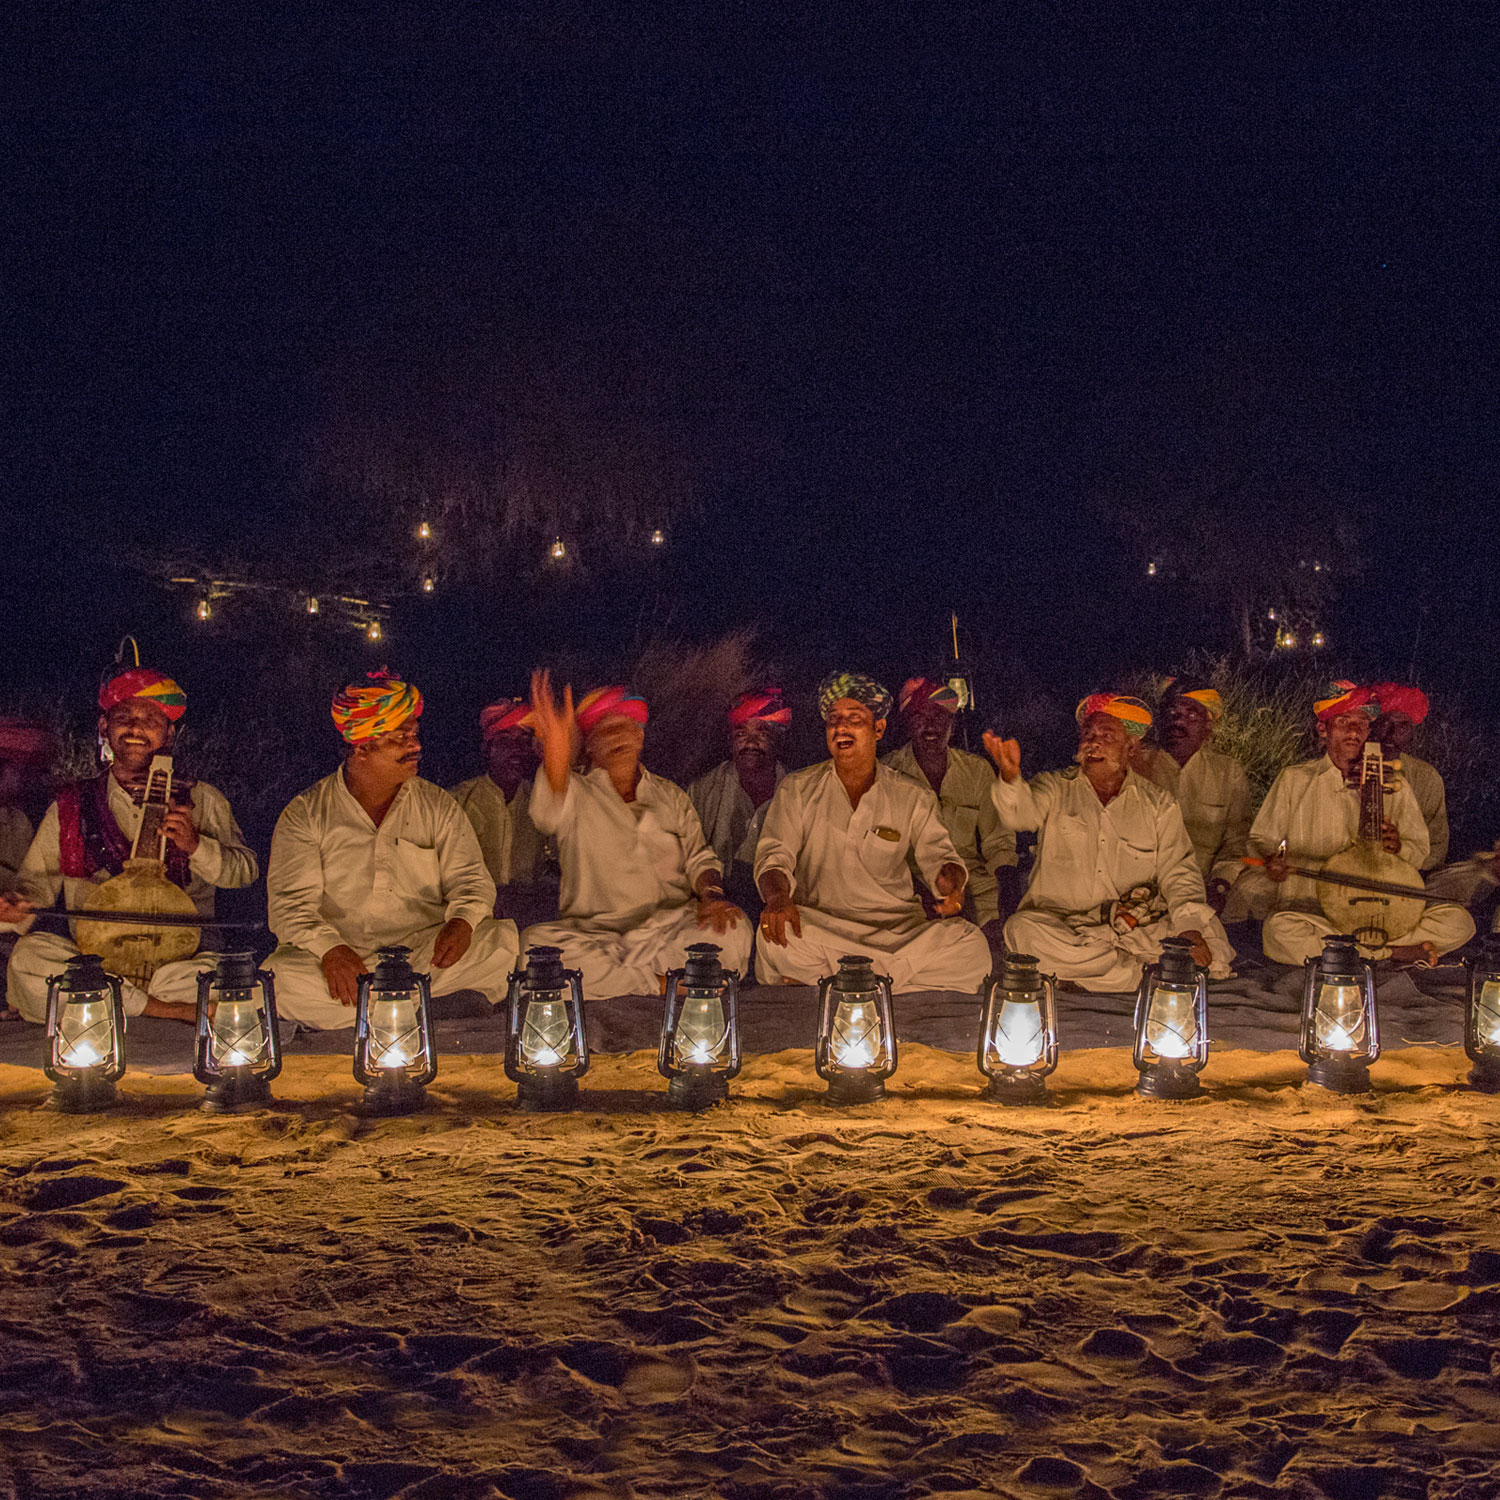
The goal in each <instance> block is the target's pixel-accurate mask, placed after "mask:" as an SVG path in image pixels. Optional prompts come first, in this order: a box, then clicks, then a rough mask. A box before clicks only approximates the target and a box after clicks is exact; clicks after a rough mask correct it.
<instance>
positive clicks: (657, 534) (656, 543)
mask: <svg viewBox="0 0 1500 1500" xmlns="http://www.w3.org/2000/svg"><path fill="white" fill-rule="evenodd" d="M666 541H667V534H666V532H665V531H663V530H662V529H661V527H660V526H658V527H657V528H656V529H655V530H654V531H653V532H652V533H651V545H652V546H653V547H663V546H665V545H666Z"/></svg>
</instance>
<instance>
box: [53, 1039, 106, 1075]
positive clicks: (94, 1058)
mask: <svg viewBox="0 0 1500 1500" xmlns="http://www.w3.org/2000/svg"><path fill="white" fill-rule="evenodd" d="M62 1060H63V1062H64V1063H65V1064H66V1065H67V1066H68V1067H70V1068H94V1067H97V1066H98V1065H99V1064H100V1063H102V1062H103V1061H104V1054H103V1053H102V1052H100V1051H99V1049H98V1048H97V1047H96V1046H95V1045H94V1044H93V1043H92V1042H91V1041H89V1040H88V1038H87V1037H84V1038H81V1039H80V1040H79V1041H76V1042H74V1043H73V1045H72V1046H71V1047H65V1048H64V1049H63V1054H62Z"/></svg>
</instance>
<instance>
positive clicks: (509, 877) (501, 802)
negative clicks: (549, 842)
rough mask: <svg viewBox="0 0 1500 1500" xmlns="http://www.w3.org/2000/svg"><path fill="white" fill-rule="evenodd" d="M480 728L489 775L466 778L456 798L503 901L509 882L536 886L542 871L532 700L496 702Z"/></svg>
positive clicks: (484, 714) (482, 718)
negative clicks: (534, 799)
mask: <svg viewBox="0 0 1500 1500" xmlns="http://www.w3.org/2000/svg"><path fill="white" fill-rule="evenodd" d="M479 732H480V735H481V737H482V738H483V741H484V763H485V772H484V775H483V776H475V777H473V778H472V779H471V780H469V781H463V782H460V783H459V784H458V785H457V786H456V787H454V788H453V789H452V791H453V799H454V801H456V802H457V803H458V805H459V806H460V807H461V808H463V810H464V813H465V815H466V816H467V817H468V819H469V822H470V823H471V824H472V825H473V828H474V834H475V837H476V838H478V840H479V850H480V853H481V854H483V856H484V867H485V869H487V870H488V871H489V872H490V879H491V880H493V881H494V882H495V886H496V888H497V889H498V890H499V891H501V892H502V897H501V900H502V903H503V901H504V895H503V893H504V892H505V891H506V889H507V888H508V887H510V886H519V887H522V888H527V887H530V886H531V885H533V884H534V883H535V882H536V880H537V878H538V876H539V875H540V874H541V873H542V860H543V844H542V836H541V834H540V833H538V832H537V829H536V825H535V824H534V823H533V822H532V821H531V785H532V778H533V776H534V774H535V772H536V764H537V755H536V741H535V736H534V735H533V734H532V732H531V705H530V704H528V703H523V702H522V701H521V700H520V699H519V698H502V699H500V700H499V702H497V703H491V704H490V705H489V706H488V707H487V708H485V709H484V710H483V711H482V712H481V713H480V715H479ZM501 909H502V910H503V909H504V907H503V905H502V908H501Z"/></svg>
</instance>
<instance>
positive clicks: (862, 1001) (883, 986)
mask: <svg viewBox="0 0 1500 1500" xmlns="http://www.w3.org/2000/svg"><path fill="white" fill-rule="evenodd" d="M813 1070H814V1071H815V1072H816V1073H817V1075H818V1077H819V1078H822V1079H824V1080H826V1081H827V1084H828V1094H827V1099H828V1102H829V1103H830V1104H872V1103H874V1101H875V1100H877V1099H884V1098H885V1080H886V1079H887V1078H889V1077H890V1076H891V1075H892V1074H893V1073H894V1072H895V1071H896V1023H895V1018H894V1016H893V1015H892V1013H891V981H890V980H889V979H888V978H887V977H886V976H885V975H883V974H877V973H876V972H875V965H874V963H873V961H872V960H870V959H868V958H866V957H864V956H863V955H862V954H855V953H847V954H845V955H844V957H842V958H841V959H839V971H838V973H837V974H829V975H825V976H824V977H823V978H822V979H820V980H819V981H818V1038H817V1045H816V1048H815V1050H814V1052H813Z"/></svg>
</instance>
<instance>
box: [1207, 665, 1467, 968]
mask: <svg viewBox="0 0 1500 1500" xmlns="http://www.w3.org/2000/svg"><path fill="white" fill-rule="evenodd" d="M1313 713H1314V715H1315V716H1316V719H1317V733H1318V740H1319V742H1320V743H1321V744H1322V746H1323V751H1324V753H1323V754H1322V755H1320V756H1319V757H1318V758H1317V759H1316V760H1307V761H1303V762H1302V763H1301V764H1300V765H1295V766H1288V767H1287V768H1286V770H1284V771H1283V772H1282V773H1281V775H1279V776H1278V777H1277V778H1276V780H1275V782H1274V783H1273V784H1272V786H1271V790H1270V791H1269V792H1268V793H1267V794H1266V800H1265V801H1264V802H1263V803H1262V804H1261V808H1260V811H1259V812H1258V813H1257V814H1256V815H1255V822H1254V823H1253V824H1252V825H1251V827H1250V849H1251V852H1252V853H1253V854H1255V855H1257V856H1259V857H1260V858H1261V859H1262V860H1264V865H1263V866H1262V867H1261V868H1260V869H1255V868H1253V867H1252V868H1249V869H1247V870H1246V871H1245V873H1244V874H1243V875H1242V876H1241V877H1240V884H1241V885H1244V886H1247V887H1253V886H1255V885H1257V884H1265V883H1269V886H1270V895H1271V906H1272V907H1273V910H1272V911H1271V913H1270V915H1269V916H1268V917H1267V918H1266V920H1265V926H1264V927H1263V928H1262V930H1261V946H1262V947H1263V948H1264V949H1265V953H1266V957H1267V958H1269V959H1272V960H1274V961H1275V962H1276V963H1281V964H1300V963H1302V962H1304V961H1305V960H1306V959H1308V958H1311V957H1313V956H1314V955H1316V954H1318V953H1321V952H1322V951H1323V939H1324V938H1325V937H1328V936H1329V935H1330V934H1333V933H1336V932H1337V931H1338V930H1339V929H1338V928H1336V927H1335V926H1334V924H1333V923H1332V922H1330V921H1329V920H1328V918H1327V917H1325V916H1324V915H1323V910H1322V907H1321V906H1320V905H1319V903H1318V892H1317V886H1316V884H1315V883H1314V882H1313V881H1311V880H1307V879H1305V878H1303V877H1302V876H1300V875H1293V874H1291V872H1290V870H1289V869H1288V866H1289V865H1291V864H1300V865H1308V866H1310V865H1316V864H1321V863H1322V861H1323V860H1325V859H1327V858H1328V857H1329V856H1330V855H1334V854H1337V853H1338V852H1339V851H1340V850H1341V849H1343V848H1345V847H1346V846H1347V845H1348V844H1350V843H1352V842H1353V841H1354V839H1355V837H1356V836H1357V834H1358V832H1359V787H1358V778H1359V771H1360V764H1361V760H1362V754H1361V752H1362V751H1363V749H1364V744H1365V740H1366V739H1368V738H1369V734H1370V725H1371V721H1372V720H1373V719H1374V717H1375V714H1376V705H1375V703H1374V702H1373V701H1372V700H1371V698H1370V692H1369V689H1368V688H1359V687H1356V686H1355V685H1354V684H1353V683H1352V682H1343V681H1340V682H1333V683H1330V684H1329V685H1328V687H1326V688H1325V689H1324V690H1323V691H1322V693H1321V694H1320V695H1319V697H1318V699H1317V701H1316V702H1315V703H1314V705H1313ZM1382 842H1383V844H1384V847H1385V848H1387V849H1389V850H1390V851H1391V853H1392V854H1399V855H1400V856H1401V858H1402V859H1404V860H1406V861H1407V863H1408V864H1412V865H1416V866H1419V867H1420V865H1421V863H1422V861H1423V860H1424V859H1425V858H1426V857H1427V825H1426V824H1425V823H1423V821H1422V814H1421V812H1420V810H1419V809H1418V807H1417V799H1416V798H1415V797H1414V796H1413V795H1412V791H1411V787H1410V786H1408V785H1407V784H1406V783H1405V782H1404V781H1403V782H1401V783H1400V784H1399V785H1398V786H1397V787H1396V790H1395V791H1394V792H1388V793H1387V794H1386V798H1385V829H1384V837H1383V840H1382ZM1239 889H1240V886H1239V885H1237V886H1236V893H1237V894H1238V892H1239ZM1473 935H1474V922H1473V919H1472V918H1471V917H1470V916H1469V914H1468V912H1466V911H1465V910H1464V909H1463V907H1461V906H1455V905H1451V904H1449V903H1446V902H1445V903H1442V904H1438V905H1433V906H1429V907H1427V908H1426V909H1425V911H1424V912H1423V915H1422V918H1421V920H1420V921H1419V922H1418V923H1417V925H1416V926H1415V927H1414V928H1413V929H1412V930H1411V932H1410V933H1408V934H1406V935H1405V937H1404V938H1403V940H1402V942H1401V943H1400V944H1399V945H1398V946H1396V947H1392V948H1389V949H1379V950H1376V949H1369V948H1364V947H1362V948H1361V950H1360V951H1361V952H1362V953H1364V955H1365V957H1367V958H1392V959H1395V960H1396V961H1397V962H1398V963H1431V962H1432V961H1433V960H1434V959H1435V958H1437V957H1438V956H1439V955H1441V954H1444V953H1449V952H1451V951H1452V950H1453V949H1454V948H1458V947H1461V946H1462V945H1463V944H1464V943H1466V942H1468V940H1469V939H1470V938H1471V937H1473Z"/></svg>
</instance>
